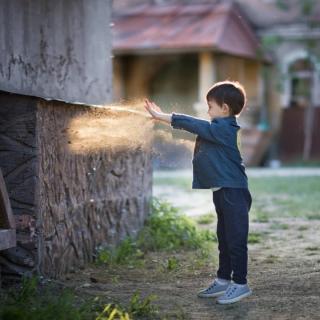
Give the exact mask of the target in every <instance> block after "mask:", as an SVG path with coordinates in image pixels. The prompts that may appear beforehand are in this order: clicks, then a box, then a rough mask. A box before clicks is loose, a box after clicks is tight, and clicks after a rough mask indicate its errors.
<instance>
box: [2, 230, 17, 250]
mask: <svg viewBox="0 0 320 320" xmlns="http://www.w3.org/2000/svg"><path fill="white" fill-rule="evenodd" d="M15 246H16V230H15V229H11V230H8V229H0V250H5V249H9V248H12V247H15Z"/></svg>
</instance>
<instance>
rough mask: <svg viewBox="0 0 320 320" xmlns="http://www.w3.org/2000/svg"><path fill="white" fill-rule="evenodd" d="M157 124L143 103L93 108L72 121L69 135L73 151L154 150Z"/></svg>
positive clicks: (68, 130) (68, 131) (67, 131)
mask: <svg viewBox="0 0 320 320" xmlns="http://www.w3.org/2000/svg"><path fill="white" fill-rule="evenodd" d="M153 126H154V123H153V121H152V119H151V116H150V115H149V114H148V113H147V111H145V109H144V107H143V104H142V103H131V104H130V105H129V104H128V105H127V104H118V105H115V104H113V105H106V106H98V107H92V108H91V109H90V111H88V112H85V113H83V114H81V115H79V116H78V117H76V118H74V119H72V121H71V122H70V124H69V126H68V128H67V129H66V134H67V137H68V144H69V147H70V149H71V151H73V152H76V153H87V152H89V151H96V150H100V149H106V148H108V149H109V148H112V149H114V150H128V149H136V148H143V149H148V148H150V143H151V142H152V138H153Z"/></svg>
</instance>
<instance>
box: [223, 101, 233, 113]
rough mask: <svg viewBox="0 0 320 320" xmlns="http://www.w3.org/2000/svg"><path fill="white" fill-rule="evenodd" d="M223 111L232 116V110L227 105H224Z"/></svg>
mask: <svg viewBox="0 0 320 320" xmlns="http://www.w3.org/2000/svg"><path fill="white" fill-rule="evenodd" d="M222 110H223V112H225V113H226V114H231V112H230V111H231V110H230V107H229V106H228V105H227V104H226V103H224V104H223V105H222Z"/></svg>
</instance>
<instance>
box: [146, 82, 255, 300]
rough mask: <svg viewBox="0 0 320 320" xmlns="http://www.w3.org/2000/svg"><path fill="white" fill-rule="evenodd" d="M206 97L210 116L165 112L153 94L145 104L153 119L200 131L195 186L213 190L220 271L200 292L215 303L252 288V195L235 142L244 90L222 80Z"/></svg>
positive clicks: (243, 100) (177, 127)
mask: <svg viewBox="0 0 320 320" xmlns="http://www.w3.org/2000/svg"><path fill="white" fill-rule="evenodd" d="M206 99H207V104H208V115H209V117H210V121H207V120H203V119H199V118H195V117H191V116H188V115H184V114H178V113H174V112H173V113H171V114H168V113H163V112H162V111H161V109H160V108H159V107H158V106H157V105H156V104H154V103H153V102H150V101H149V100H146V101H145V108H146V110H147V111H148V112H149V113H150V114H151V116H152V117H153V118H154V119H156V120H160V121H164V122H166V123H168V124H171V126H172V127H173V128H175V129H183V130H186V131H189V132H191V133H194V134H196V135H197V138H196V143H195V149H194V155H193V160H192V163H193V181H192V188H193V189H212V190H213V202H214V205H215V208H216V212H217V238H218V249H219V268H218V271H217V277H216V279H214V281H213V282H212V283H211V284H210V285H209V286H208V288H206V289H203V290H201V291H200V292H198V297H203V298H206V297H218V299H217V303H219V304H229V303H234V302H237V301H239V300H241V299H243V298H245V297H247V296H249V295H251V293H252V291H251V290H250V288H249V286H248V284H247V278H246V277H247V265H248V252H247V251H248V249H247V240H248V229H249V217H248V216H249V210H250V207H251V201H252V199H251V195H250V192H249V190H248V181H247V176H246V173H245V167H244V165H243V164H242V158H241V155H240V152H239V149H238V146H237V132H238V130H239V128H240V127H239V126H238V124H237V121H236V116H237V115H239V114H240V112H241V111H242V109H243V108H244V106H245V103H246V94H245V90H244V88H243V87H242V86H241V85H240V84H239V83H238V82H231V81H223V82H218V83H216V84H215V85H214V86H213V87H211V88H210V89H209V91H208V93H207V96H206ZM231 273H232V277H231Z"/></svg>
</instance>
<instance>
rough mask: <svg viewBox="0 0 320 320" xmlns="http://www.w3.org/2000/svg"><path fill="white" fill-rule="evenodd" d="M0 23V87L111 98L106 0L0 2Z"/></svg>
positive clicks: (97, 100) (95, 100)
mask: <svg viewBox="0 0 320 320" xmlns="http://www.w3.org/2000/svg"><path fill="white" fill-rule="evenodd" d="M0 21H1V28H0V90H4V91H8V92H14V93H19V94H25V95H33V96H38V97H45V98H51V99H58V100H63V101H73V102H78V101H80V102H84V103H90V104H102V103H106V102H110V101H111V96H112V92H111V88H112V84H111V81H112V79H111V78H112V65H111V61H112V60H111V27H110V22H111V0H90V1H86V0H55V1H52V0H2V1H0Z"/></svg>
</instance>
